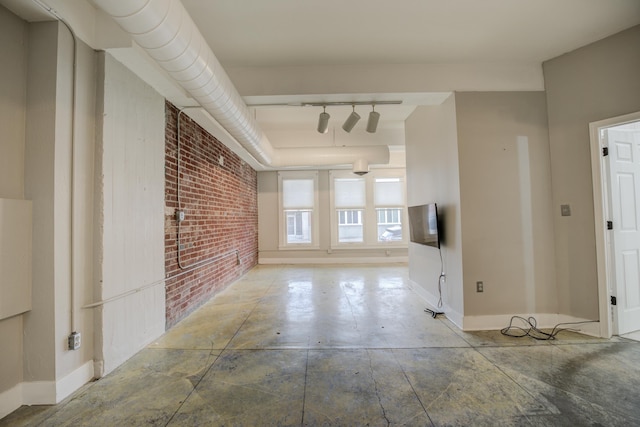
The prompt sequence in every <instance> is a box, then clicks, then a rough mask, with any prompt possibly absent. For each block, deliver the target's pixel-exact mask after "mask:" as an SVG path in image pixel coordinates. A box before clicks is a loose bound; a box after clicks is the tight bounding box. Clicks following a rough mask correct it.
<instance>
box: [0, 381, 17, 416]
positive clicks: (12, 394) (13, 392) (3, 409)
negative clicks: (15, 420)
mask: <svg viewBox="0 0 640 427" xmlns="http://www.w3.org/2000/svg"><path fill="white" fill-rule="evenodd" d="M20 406H22V384H16V385H15V386H14V387H13V388H10V389H9V390H7V391H3V392H2V393H0V419H2V418H4V417H6V416H7V415H9V414H10V413H12V412H13V411H15V410H16V409H18V408H19V407H20Z"/></svg>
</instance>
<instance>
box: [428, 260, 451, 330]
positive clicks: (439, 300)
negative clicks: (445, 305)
mask: <svg viewBox="0 0 640 427" xmlns="http://www.w3.org/2000/svg"><path fill="white" fill-rule="evenodd" d="M438 252H440V276H438V308H440V307H442V279H444V280H445V282H446V280H447V275H446V274H444V261H443V260H442V249H441V248H438ZM424 311H425V313H429V314H430V315H431V317H433V318H434V319H435V318H436V317H437V316H438V314H444V312H442V311H435V310H431V309H429V308H425V309H424Z"/></svg>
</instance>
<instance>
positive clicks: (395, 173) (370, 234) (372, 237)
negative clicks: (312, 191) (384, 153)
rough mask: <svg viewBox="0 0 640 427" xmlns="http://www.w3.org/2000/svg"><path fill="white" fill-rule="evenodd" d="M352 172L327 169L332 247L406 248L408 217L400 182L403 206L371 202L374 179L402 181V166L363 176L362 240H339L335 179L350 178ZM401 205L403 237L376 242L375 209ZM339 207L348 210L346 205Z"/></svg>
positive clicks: (373, 171) (404, 179)
mask: <svg viewBox="0 0 640 427" xmlns="http://www.w3.org/2000/svg"><path fill="white" fill-rule="evenodd" d="M353 177H354V175H353V172H352V171H349V170H330V171H329V205H330V206H329V209H330V225H331V243H330V244H331V249H356V248H357V249H380V248H388V249H390V248H406V247H408V245H409V228H408V227H409V218H408V214H407V195H406V191H407V190H406V185H403V186H402V188H403V200H404V205H402V206H391V205H389V206H387V205H384V206H382V205H381V206H376V205H375V204H374V185H375V179H376V178H400V180H401V181H402V182H406V172H405V170H404V169H374V170H371V171H370V172H369V173H368V174H366V175H364V176H363V178H364V179H365V200H366V205H365V207H364V208H353V209H363V213H362V222H363V226H364V239H363V240H364V242H344V243H341V242H339V241H338V227H339V225H338V218H337V215H336V211H337V208H336V206H335V196H334V195H335V189H334V179H335V178H353ZM378 207H379V208H400V212H401V221H402V240H399V241H394V242H379V241H378V225H377V224H378V217H377V211H376V208H378ZM341 209H349V208H347V207H344V208H341Z"/></svg>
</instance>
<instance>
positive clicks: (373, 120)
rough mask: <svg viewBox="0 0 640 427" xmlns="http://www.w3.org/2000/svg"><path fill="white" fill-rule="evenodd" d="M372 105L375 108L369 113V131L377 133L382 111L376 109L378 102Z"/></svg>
mask: <svg viewBox="0 0 640 427" xmlns="http://www.w3.org/2000/svg"><path fill="white" fill-rule="evenodd" d="M371 107H372V108H373V111H371V112H370V113H369V120H367V132H369V133H375V132H376V129H377V128H378V121H379V120H380V113H378V112H377V111H376V104H373V105H372V106H371Z"/></svg>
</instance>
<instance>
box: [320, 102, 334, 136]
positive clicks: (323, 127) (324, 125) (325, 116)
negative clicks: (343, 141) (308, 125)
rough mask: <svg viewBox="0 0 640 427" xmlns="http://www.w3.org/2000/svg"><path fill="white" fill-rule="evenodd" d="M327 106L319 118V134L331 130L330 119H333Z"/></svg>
mask: <svg viewBox="0 0 640 427" xmlns="http://www.w3.org/2000/svg"><path fill="white" fill-rule="evenodd" d="M326 108H327V107H326V106H324V105H323V106H322V113H320V117H319V118H318V132H320V133H327V131H328V130H329V118H330V117H331V116H330V115H329V113H327V112H326V111H325V110H326Z"/></svg>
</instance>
